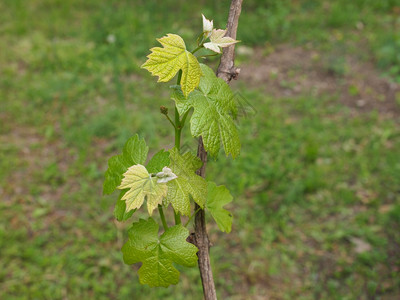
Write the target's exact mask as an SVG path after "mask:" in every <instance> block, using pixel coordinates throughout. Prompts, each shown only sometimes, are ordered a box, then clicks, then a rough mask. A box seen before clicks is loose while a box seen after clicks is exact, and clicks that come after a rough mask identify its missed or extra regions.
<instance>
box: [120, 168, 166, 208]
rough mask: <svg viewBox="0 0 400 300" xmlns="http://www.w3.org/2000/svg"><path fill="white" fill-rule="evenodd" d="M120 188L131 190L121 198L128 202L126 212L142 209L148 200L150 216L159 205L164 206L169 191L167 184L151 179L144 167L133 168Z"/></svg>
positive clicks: (125, 175)
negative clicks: (163, 202) (163, 201)
mask: <svg viewBox="0 0 400 300" xmlns="http://www.w3.org/2000/svg"><path fill="white" fill-rule="evenodd" d="M118 188H119V189H121V190H122V189H129V191H127V192H126V193H125V194H124V195H123V197H122V198H121V200H125V202H126V211H130V210H132V209H137V208H140V207H141V206H142V204H143V202H144V199H145V198H146V201H147V210H148V212H149V215H151V214H152V213H153V210H154V209H155V208H156V207H157V206H158V205H159V204H162V200H163V198H164V197H165V196H166V195H167V190H168V188H167V185H166V184H165V183H158V182H157V177H151V175H150V174H149V172H147V170H146V168H145V167H144V166H142V165H134V166H131V167H130V168H129V169H128V171H126V172H125V173H124V178H123V179H122V183H121V185H120V186H118Z"/></svg>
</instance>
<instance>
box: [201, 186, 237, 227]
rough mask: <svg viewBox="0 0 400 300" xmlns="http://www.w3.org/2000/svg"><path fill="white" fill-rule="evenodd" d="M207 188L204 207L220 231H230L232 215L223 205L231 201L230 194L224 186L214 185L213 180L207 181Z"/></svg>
mask: <svg viewBox="0 0 400 300" xmlns="http://www.w3.org/2000/svg"><path fill="white" fill-rule="evenodd" d="M207 188H208V194H207V202H206V208H207V209H208V210H209V211H210V213H211V215H212V217H213V218H214V220H215V222H216V223H217V225H218V227H219V229H221V231H225V232H228V233H229V232H231V228H232V219H233V217H232V214H231V213H230V212H229V211H227V210H226V209H224V208H223V206H224V205H226V204H228V203H229V202H231V201H232V195H231V194H230V193H229V191H228V189H227V188H226V187H225V186H223V185H220V186H216V184H215V183H214V182H208V187H207Z"/></svg>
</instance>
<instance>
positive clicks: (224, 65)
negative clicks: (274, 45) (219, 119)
mask: <svg viewBox="0 0 400 300" xmlns="http://www.w3.org/2000/svg"><path fill="white" fill-rule="evenodd" d="M242 2H243V0H232V2H231V6H230V10H229V16H228V24H227V33H226V36H229V37H231V38H233V39H236V31H237V27H238V23H239V16H240V12H241V10H242ZM234 60H235V45H231V46H229V47H226V48H224V51H223V54H222V56H221V62H220V65H219V67H218V71H217V76H218V77H220V78H222V79H224V80H225V82H226V83H229V82H230V81H231V80H232V79H233V78H236V77H237V75H238V74H239V70H237V69H236V68H235V67H234ZM197 157H199V158H200V159H201V161H202V162H203V165H202V167H201V168H200V169H199V170H197V174H198V175H200V176H202V177H205V175H206V163H207V152H206V150H205V149H204V144H203V139H202V138H201V137H200V139H199V144H198V148H197ZM199 208H200V206H199V205H197V204H195V211H197V210H199ZM194 229H195V232H194V240H195V244H196V246H197V248H198V249H199V252H198V253H197V256H198V258H199V270H200V276H201V282H202V284H203V292H204V298H205V300H216V299H217V292H216V290H215V284H214V278H213V273H212V269H211V262H210V241H209V239H208V235H207V228H206V221H205V212H204V210H203V209H200V210H199V211H198V213H197V214H196V216H195V221H194Z"/></svg>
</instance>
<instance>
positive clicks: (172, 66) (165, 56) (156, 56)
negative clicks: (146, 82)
mask: <svg viewBox="0 0 400 300" xmlns="http://www.w3.org/2000/svg"><path fill="white" fill-rule="evenodd" d="M158 41H159V42H160V44H161V45H162V46H163V48H161V47H154V48H151V49H150V50H151V52H152V53H150V54H149V55H148V56H147V57H148V60H147V61H146V62H145V63H144V64H143V65H142V68H144V69H147V70H148V71H149V72H150V73H151V74H152V75H153V76H158V81H159V82H160V81H161V82H167V81H170V80H171V79H172V78H173V77H174V76H175V75H176V73H177V72H178V71H179V70H182V78H181V82H180V84H181V86H182V91H183V94H184V96H185V97H187V96H188V95H189V93H190V92H191V91H193V90H194V89H195V88H196V87H197V86H198V85H199V82H200V77H201V69H200V65H199V62H198V61H197V58H196V56H194V55H193V54H192V53H190V52H189V51H187V50H186V45H185V42H184V41H183V39H182V38H181V37H180V36H179V35H176V34H167V36H164V37H162V38H160V39H158Z"/></svg>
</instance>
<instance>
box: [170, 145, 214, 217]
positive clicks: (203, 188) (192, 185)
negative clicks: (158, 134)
mask: <svg viewBox="0 0 400 300" xmlns="http://www.w3.org/2000/svg"><path fill="white" fill-rule="evenodd" d="M169 153H170V160H171V164H170V166H169V167H170V168H171V170H172V172H174V173H175V174H176V175H177V176H178V178H176V179H174V180H172V181H170V182H168V183H167V185H168V194H167V198H166V199H165V204H166V205H168V204H169V203H171V204H172V207H173V208H174V210H175V211H178V212H180V213H181V214H182V215H186V216H189V215H190V196H191V197H192V198H193V200H194V201H195V202H196V203H197V204H198V205H200V206H201V207H202V208H203V207H204V204H205V202H206V200H207V182H206V181H205V180H204V178H203V177H201V176H198V175H197V174H196V173H195V172H196V170H197V169H199V168H200V167H201V165H202V162H201V160H200V159H199V158H197V157H196V156H194V155H193V154H191V153H190V152H187V153H185V154H184V155H180V154H179V151H178V150H177V149H176V148H173V149H171V150H170V151H169Z"/></svg>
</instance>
